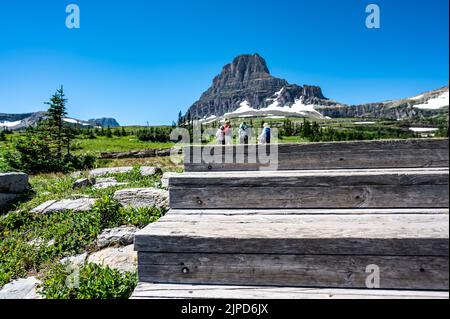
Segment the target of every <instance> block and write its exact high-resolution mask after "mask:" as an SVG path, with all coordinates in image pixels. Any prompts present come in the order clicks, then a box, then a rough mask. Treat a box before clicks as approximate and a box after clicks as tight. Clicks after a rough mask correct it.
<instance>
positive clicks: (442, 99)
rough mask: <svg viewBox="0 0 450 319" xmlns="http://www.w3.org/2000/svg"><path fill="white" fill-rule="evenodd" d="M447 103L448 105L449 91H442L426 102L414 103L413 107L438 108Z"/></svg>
mask: <svg viewBox="0 0 450 319" xmlns="http://www.w3.org/2000/svg"><path fill="white" fill-rule="evenodd" d="M448 105H449V91H447V92H443V93H442V94H441V95H439V96H438V97H436V98H432V99H429V100H428V101H427V102H426V103H423V104H417V105H414V107H415V108H418V109H425V110H438V109H440V108H442V107H444V106H448Z"/></svg>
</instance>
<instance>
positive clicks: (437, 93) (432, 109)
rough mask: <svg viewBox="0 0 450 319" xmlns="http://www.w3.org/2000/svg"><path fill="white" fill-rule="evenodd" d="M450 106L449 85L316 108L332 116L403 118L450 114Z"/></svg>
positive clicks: (325, 114)
mask: <svg viewBox="0 0 450 319" xmlns="http://www.w3.org/2000/svg"><path fill="white" fill-rule="evenodd" d="M448 107H449V87H448V86H445V87H443V88H440V89H437V90H433V91H430V92H426V93H423V94H420V95H417V96H414V97H410V98H405V99H400V100H394V101H386V102H380V103H369V104H360V105H334V106H317V107H316V109H317V110H318V111H319V112H320V113H321V114H323V115H324V116H329V117H332V118H338V117H364V118H374V119H375V118H385V119H392V120H399V119H400V120H401V119H408V118H413V117H429V116H435V115H439V114H448V110H449V108H448Z"/></svg>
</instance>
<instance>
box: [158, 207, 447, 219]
mask: <svg viewBox="0 0 450 319" xmlns="http://www.w3.org/2000/svg"><path fill="white" fill-rule="evenodd" d="M386 214H397V215H398V214H409V215H417V214H444V215H445V214H446V215H448V214H449V209H448V208H404V209H402V208H397V209H376V208H372V209H364V208H360V209H356V208H353V209H332V208H329V209H171V210H170V211H169V212H168V213H167V214H166V218H169V217H174V215H199V216H204V215H217V216H233V215H239V216H243V218H246V217H245V216H256V215H262V216H264V215H286V216H297V215H386ZM176 218H177V220H179V218H180V217H176Z"/></svg>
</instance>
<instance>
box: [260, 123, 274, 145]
mask: <svg viewBox="0 0 450 319" xmlns="http://www.w3.org/2000/svg"><path fill="white" fill-rule="evenodd" d="M270 139H271V131H270V125H269V124H268V123H264V129H263V131H262V133H261V135H260V136H259V142H260V143H261V144H270Z"/></svg>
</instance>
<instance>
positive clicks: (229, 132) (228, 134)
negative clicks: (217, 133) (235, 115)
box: [224, 119, 233, 145]
mask: <svg viewBox="0 0 450 319" xmlns="http://www.w3.org/2000/svg"><path fill="white" fill-rule="evenodd" d="M224 127H225V129H224V132H225V145H231V144H233V128H232V127H231V122H230V120H229V119H225V126H224Z"/></svg>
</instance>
